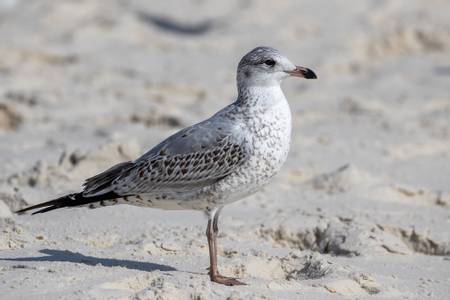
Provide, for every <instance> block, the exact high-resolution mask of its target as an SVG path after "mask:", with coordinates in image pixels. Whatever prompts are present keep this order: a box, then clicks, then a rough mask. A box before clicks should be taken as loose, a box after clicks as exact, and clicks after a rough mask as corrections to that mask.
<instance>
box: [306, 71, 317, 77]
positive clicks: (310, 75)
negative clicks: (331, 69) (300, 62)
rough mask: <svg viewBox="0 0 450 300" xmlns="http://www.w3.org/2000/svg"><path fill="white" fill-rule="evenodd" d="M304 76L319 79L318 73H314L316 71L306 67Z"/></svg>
mask: <svg viewBox="0 0 450 300" xmlns="http://www.w3.org/2000/svg"><path fill="white" fill-rule="evenodd" d="M304 76H305V78H306V79H317V75H316V73H314V71H313V70H311V69H306V72H305V73H304Z"/></svg>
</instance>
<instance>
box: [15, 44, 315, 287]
mask: <svg viewBox="0 0 450 300" xmlns="http://www.w3.org/2000/svg"><path fill="white" fill-rule="evenodd" d="M287 77H302V78H306V79H316V78H317V76H316V74H315V73H314V72H313V71H312V70H310V69H308V68H305V67H300V66H296V65H294V64H293V63H291V62H290V61H289V60H288V59H287V58H286V57H285V56H283V55H282V54H281V53H280V52H279V51H278V50H276V49H274V48H271V47H257V48H255V49H253V50H251V51H250V52H249V53H247V54H246V55H245V56H244V57H242V59H241V60H240V62H239V64H238V68H237V91H238V96H237V100H236V101H235V102H233V103H232V104H230V105H228V106H226V107H225V108H223V109H222V110H220V111H218V112H217V113H216V114H214V115H213V116H212V117H210V118H209V119H206V120H204V121H202V122H200V123H197V124H195V125H192V126H190V127H187V128H184V129H182V130H180V131H178V132H177V133H175V134H173V135H172V136H170V137H168V138H167V139H165V140H164V141H162V142H161V143H159V144H158V145H156V146H155V147H154V148H152V149H151V150H150V151H148V152H147V153H145V154H144V155H142V156H141V157H139V158H138V159H136V160H134V161H127V162H122V163H119V164H117V165H114V166H112V167H111V168H109V169H107V170H106V171H104V172H102V173H100V174H98V175H96V176H93V177H91V178H88V179H86V181H85V182H84V184H83V190H82V191H81V192H79V193H72V194H68V195H65V196H62V197H60V198H57V199H55V200H51V201H48V202H44V203H41V204H37V205H34V206H30V207H27V208H24V209H22V210H19V211H17V213H23V212H26V211H29V210H36V209H39V210H37V211H35V212H34V213H33V214H37V213H44V212H48V211H51V210H54V209H59V208H63V207H88V208H98V207H103V206H109V205H115V204H129V205H135V206H140V207H150V208H159V209H166V210H169V209H186V210H201V211H204V212H206V214H207V216H208V225H207V228H206V237H207V240H208V248H209V258H210V267H209V277H210V279H211V281H213V282H216V283H219V284H224V285H228V286H232V285H243V284H245V283H243V282H241V281H239V280H238V279H236V278H231V277H225V276H223V275H221V274H220V273H219V270H218V267H217V242H216V240H217V235H218V232H219V228H218V220H219V214H220V212H221V210H222V208H223V207H224V205H226V204H229V203H232V202H235V201H237V200H240V199H242V198H245V197H247V196H249V195H251V194H253V193H255V192H257V191H258V190H260V189H261V188H262V187H263V186H264V185H266V184H267V183H269V181H270V179H271V178H272V177H273V176H274V175H275V174H276V173H277V172H278V171H279V170H280V169H281V166H282V165H283V164H284V162H285V160H286V157H287V155H288V152H289V146H290V140H291V111H290V108H289V104H288V102H287V100H286V98H285V96H284V94H283V91H282V90H281V87H280V83H281V81H282V80H283V79H285V78H287Z"/></svg>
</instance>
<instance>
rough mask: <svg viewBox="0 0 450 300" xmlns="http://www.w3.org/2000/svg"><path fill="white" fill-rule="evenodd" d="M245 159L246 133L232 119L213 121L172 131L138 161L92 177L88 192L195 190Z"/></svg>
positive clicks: (89, 181)
mask: <svg viewBox="0 0 450 300" xmlns="http://www.w3.org/2000/svg"><path fill="white" fill-rule="evenodd" d="M246 158H247V151H246V149H245V143H244V138H243V135H242V133H241V131H240V130H239V129H238V128H236V127H235V126H233V125H231V124H230V122H221V121H220V120H217V119H216V120H214V121H213V122H212V121H211V119H209V120H206V121H204V122H202V123H199V124H196V125H194V126H191V127H188V128H186V129H183V130H181V131H179V132H178V133H176V134H174V135H172V136H171V137H169V138H168V139H166V140H165V141H163V142H162V143H160V144H159V145H157V146H156V147H154V148H153V149H152V150H150V151H149V152H147V153H146V154H144V155H143V156H142V157H140V158H139V159H137V160H136V161H135V162H132V163H131V162H130V163H123V164H122V165H118V166H117V168H116V169H114V167H113V168H111V169H110V170H112V172H110V173H108V171H106V172H104V173H105V174H103V175H102V174H100V175H98V177H97V178H95V177H93V178H92V179H88V180H87V181H86V183H85V190H84V193H83V194H84V195H85V196H89V195H96V194H99V193H104V192H109V191H113V192H114V193H116V194H118V195H123V196H125V195H127V196H128V195H139V194H149V193H150V194H151V193H162V192H171V193H173V192H182V191H194V190H196V189H200V188H202V187H205V186H208V185H210V184H213V183H214V182H217V181H218V180H220V179H222V178H224V177H226V176H227V175H229V174H230V173H232V172H233V170H235V169H236V168H237V167H238V166H240V165H241V164H242V163H243V162H244V161H245V160H246ZM108 181H109V186H108V185H107V182H108Z"/></svg>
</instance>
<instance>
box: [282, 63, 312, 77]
mask: <svg viewBox="0 0 450 300" xmlns="http://www.w3.org/2000/svg"><path fill="white" fill-rule="evenodd" d="M284 72H286V73H288V74H289V75H291V76H295V77H303V78H306V79H317V76H316V73H314V72H313V71H312V70H311V69H308V68H305V67H300V66H295V69H294V70H292V71H284Z"/></svg>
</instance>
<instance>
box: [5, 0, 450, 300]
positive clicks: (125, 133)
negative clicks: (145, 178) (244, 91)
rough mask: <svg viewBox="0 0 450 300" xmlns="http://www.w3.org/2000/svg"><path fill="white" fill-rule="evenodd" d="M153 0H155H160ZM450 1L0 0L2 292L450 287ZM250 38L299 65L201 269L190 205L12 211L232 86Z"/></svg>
mask: <svg viewBox="0 0 450 300" xmlns="http://www.w3.org/2000/svg"><path fill="white" fill-rule="evenodd" d="M161 2H164V4H163V3H161ZM449 11H450V3H449V1H444V0H432V1H430V0H428V1H425V0H422V1H419V0H403V1H400V0H385V1H362V0H361V1H325V0H321V1H319V0H315V1H306V0H304V1H298V0H295V1H294V0H293V1H183V2H182V3H179V1H152V2H150V1H119V0H116V1H112V0H111V1H87V0H85V1H25V0H22V1H20V0H18V1H14V0H8V1H5V0H3V1H0V166H1V174H0V230H1V234H0V299H127V298H131V299H340V298H345V299H356V298H357V299H448V297H449V294H450V93H449V87H450V60H449V57H450V18H449V17H448V15H449ZM258 45H270V46H274V47H276V48H279V49H280V50H281V51H282V52H284V53H285V54H286V55H287V56H288V57H289V58H290V59H291V60H292V61H294V62H296V63H298V64H300V65H305V66H308V67H310V68H312V69H313V70H315V71H316V72H317V74H318V76H319V80H316V81H306V80H304V81H302V80H289V81H288V82H286V83H285V84H284V89H285V93H286V95H287V98H288V99H289V101H290V104H291V107H292V111H293V119H294V132H293V137H292V138H293V142H292V151H291V153H290V156H289V159H288V162H287V164H286V167H285V168H284V169H283V171H282V172H281V174H280V175H279V176H278V177H277V178H276V179H275V180H274V182H273V184H271V185H270V186H268V187H267V188H265V189H264V191H263V192H260V193H258V194H256V195H255V196H252V197H250V198H248V199H245V200H243V201H241V202H237V203H235V204H233V205H230V206H228V207H227V208H225V209H224V211H223V215H222V218H221V226H220V228H221V233H220V239H219V245H220V257H219V264H220V269H221V270H222V271H223V273H225V274H226V275H232V276H238V277H239V278H241V279H242V280H243V281H244V282H246V283H248V285H247V286H239V287H225V286H220V285H217V284H212V283H210V282H209V279H208V276H207V275H206V273H207V270H206V268H207V266H208V251H207V246H206V238H205V236H204V231H205V225H206V220H205V218H204V216H203V215H202V214H201V213H198V212H164V211H160V210H151V209H140V208H136V207H130V206H117V207H109V208H103V209H97V210H88V209H71V210H68V209H67V210H58V211H53V212H51V213H48V214H43V215H36V216H29V215H25V216H16V215H13V214H12V213H11V211H14V210H16V209H18V208H21V207H24V206H25V205H28V204H35V203H39V202H42V201H46V200H49V199H51V198H54V197H57V196H60V195H62V194H64V193H66V192H70V191H76V190H77V189H79V188H80V184H81V183H82V180H83V179H84V178H86V177H87V176H90V175H94V174H95V173H97V172H99V171H102V170H103V169H104V168H106V167H108V166H110V165H111V164H114V163H117V162H119V161H123V160H128V159H133V158H136V157H137V156H138V155H139V154H141V153H143V152H144V151H145V150H147V149H148V148H150V147H151V146H152V145H154V144H155V143H157V142H158V141H160V140H161V139H162V138H163V137H165V136H167V135H168V134H170V133H173V132H175V131H176V130H178V129H179V128H181V127H183V126H186V125H189V124H192V123H194V122H197V121H199V120H201V119H203V118H205V117H207V116H209V115H210V114H212V113H213V112H215V111H216V110H218V109H219V108H221V107H223V106H224V105H226V104H227V103H230V102H231V101H232V100H233V98H234V97H235V82H234V76H235V75H234V74H235V67H236V64H237V62H238V60H239V59H240V57H241V56H242V54H244V53H245V52H247V51H248V50H250V49H251V48H253V47H255V46H258Z"/></svg>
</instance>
